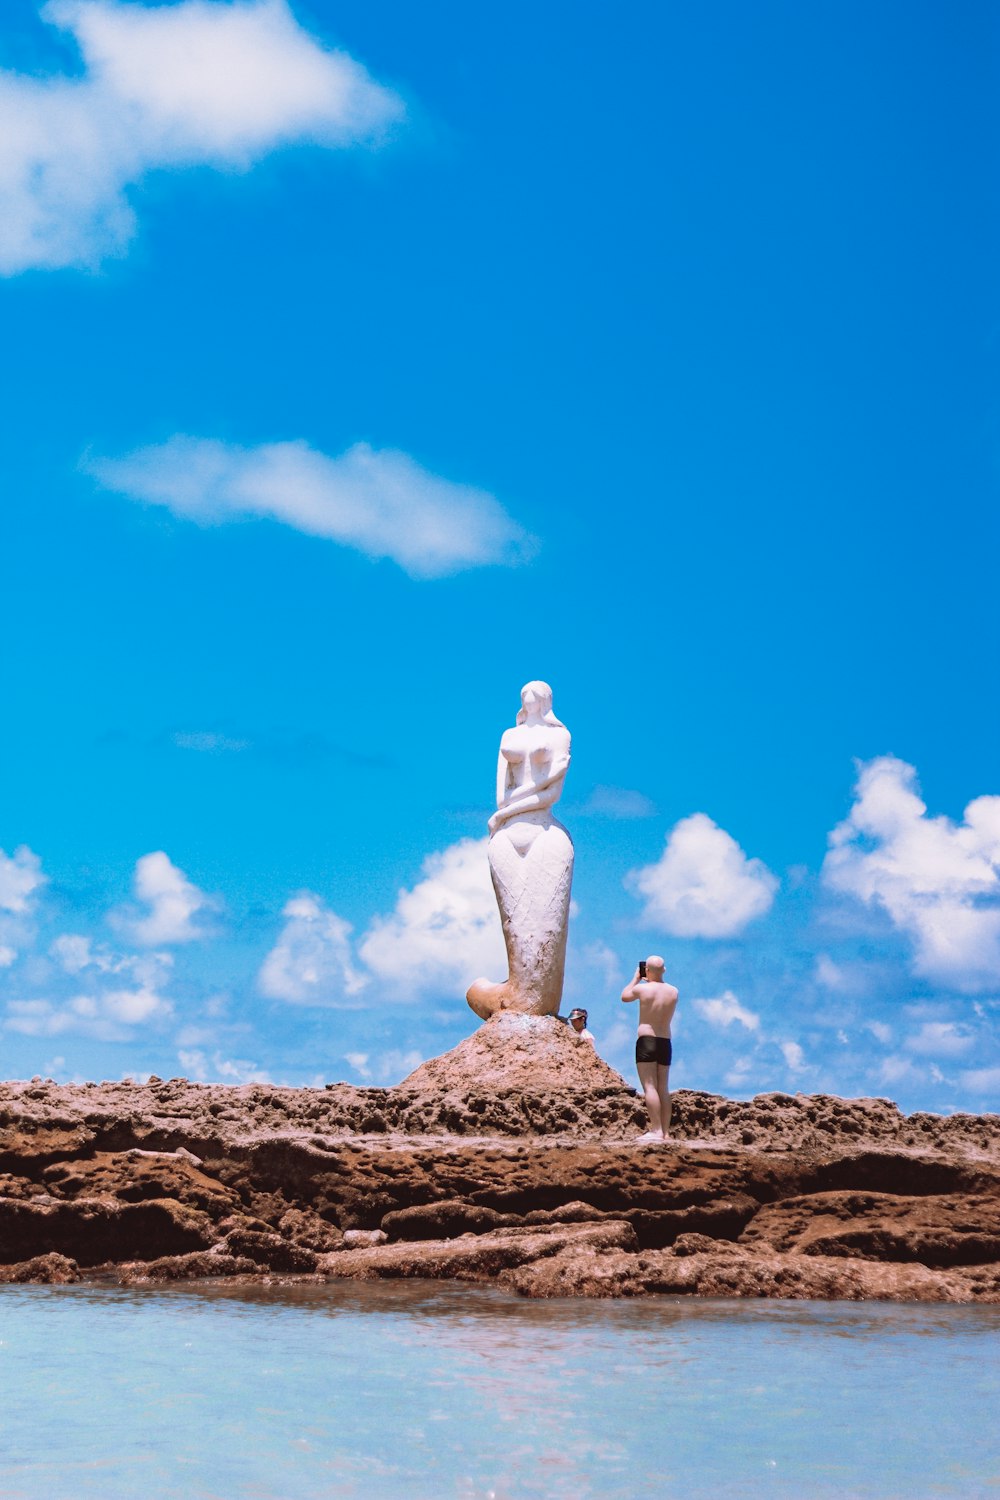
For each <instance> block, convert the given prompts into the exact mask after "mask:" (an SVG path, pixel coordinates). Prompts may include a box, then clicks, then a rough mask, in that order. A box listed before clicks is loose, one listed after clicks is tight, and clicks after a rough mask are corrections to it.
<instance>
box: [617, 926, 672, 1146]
mask: <svg viewBox="0 0 1000 1500" xmlns="http://www.w3.org/2000/svg"><path fill="white" fill-rule="evenodd" d="M644 970H645V972H643V971H644ZM631 1000H638V1002H639V1031H638V1035H637V1036H636V1042H635V1065H636V1068H637V1070H638V1073H639V1082H640V1083H641V1085H642V1092H643V1094H644V1096H645V1099H646V1113H647V1114H648V1115H649V1129H648V1130H647V1131H646V1133H645V1135H641V1136H639V1142H640V1143H642V1144H645V1143H646V1142H648V1141H663V1140H666V1138H667V1132H668V1131H669V1129H670V1088H669V1080H670V1060H671V1056H672V1054H673V1045H672V1043H671V1041H670V1023H671V1021H672V1020H673V1018H674V1011H675V1010H676V1009H677V991H676V990H675V989H674V987H673V985H672V984H665V983H664V980H663V959H662V958H660V957H659V955H658V954H656V953H651V954H650V955H649V957H648V958H647V959H646V961H645V963H644V964H639V966H638V967H637V968H636V971H635V973H634V974H633V975H632V980H631V983H629V984H627V985H626V986H625V988H624V989H623V990H622V1001H623V1002H624V1004H626V1005H628V1003H629V1002H630V1001H631Z"/></svg>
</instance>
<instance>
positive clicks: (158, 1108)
mask: <svg viewBox="0 0 1000 1500" xmlns="http://www.w3.org/2000/svg"><path fill="white" fill-rule="evenodd" d="M642 1124H643V1112H642V1108H641V1105H640V1102H639V1100H638V1099H637V1098H636V1095H635V1093H634V1091H633V1090H631V1089H630V1088H629V1087H628V1086H627V1085H626V1084H625V1083H624V1081H623V1080H622V1079H621V1078H620V1077H619V1076H618V1075H617V1074H616V1073H614V1071H613V1070H612V1069H610V1068H608V1067H607V1065H606V1064H605V1063H603V1062H602V1061H601V1060H600V1058H598V1057H597V1056H596V1054H595V1053H594V1052H593V1050H592V1048H590V1046H589V1044H587V1043H580V1042H579V1041H577V1040H576V1039H575V1038H573V1037H572V1036H571V1034H570V1033H569V1032H567V1030H566V1029H565V1028H564V1027H563V1026H562V1025H561V1024H560V1023H559V1022H557V1021H554V1020H552V1019H551V1018H535V1017H518V1018H516V1019H515V1018H508V1017H505V1016H499V1017H497V1018H495V1019H494V1020H492V1021H490V1022H488V1023H487V1024H486V1025H485V1026H483V1027H482V1028H480V1029H479V1030H478V1031H477V1032H476V1033H475V1034H474V1035H473V1036H472V1037H470V1038H469V1039H468V1041H466V1042H463V1043H462V1044H461V1046H460V1047H458V1048H456V1049H455V1050H454V1052H452V1053H449V1054H446V1056H445V1057H443V1058H437V1059H434V1060H433V1061H432V1062H430V1063H427V1064H425V1065H424V1066H423V1067H422V1068H420V1069H418V1070H417V1072H416V1073H414V1074H412V1075H411V1076H410V1078H408V1079H407V1080H405V1082H404V1083H403V1084H402V1085H400V1086H399V1087H398V1088H394V1089H375V1088H352V1087H350V1086H348V1085H346V1084H337V1085H331V1086H328V1087H327V1088H325V1089H291V1088H278V1087H271V1086H269V1085H261V1084H255V1085H247V1086H243V1087H233V1086H221V1085H219V1086H211V1085H201V1084H193V1083H188V1082H187V1081H186V1080H184V1079H171V1080H169V1081H166V1082H163V1081H160V1080H158V1079H153V1080H150V1082H149V1083H148V1084H143V1085H138V1084H131V1083H101V1084H82V1085H57V1084H54V1083H51V1082H44V1081H42V1080H39V1079H34V1080H32V1081H31V1082H18V1083H8V1084H4V1085H0V1281H8V1282H10V1281H20V1282H24V1281H47V1282H60V1281H66V1282H68V1281H77V1280H80V1279H82V1278H91V1277H105V1278H108V1277H110V1278H114V1279H116V1280H118V1281H120V1282H123V1283H126V1284H131V1285H136V1284H154V1283H157V1282H161V1281H177V1280H185V1279H192V1278H202V1277H237V1278H243V1279H247V1280H259V1279H270V1280H275V1279H282V1280H283V1279H285V1278H289V1277H296V1278H300V1277H308V1278H314V1279H329V1278H335V1277H353V1278H360V1279H365V1280H372V1279H377V1278H383V1277H448V1278H450V1279H457V1280H465V1281H470V1282H490V1283H493V1284H496V1285H500V1286H504V1287H507V1288H509V1289H511V1290H514V1291H516V1292H518V1293H521V1294H522V1295H524V1296H529V1297H557V1296H587V1297H620V1296H640V1295H647V1294H653V1293H661V1294H662V1293H668V1294H672V1295H677V1294H695V1295H699V1296H713V1297H820V1298H851V1299H861V1298H884V1299H892V1300H905V1301H910V1300H925V1301H946V1302H977V1301H978V1302H1000V1116H998V1115H978V1116H974V1115H953V1116H949V1117H941V1116H935V1115H929V1114H915V1115H909V1116H906V1115H903V1114H902V1113H900V1111H899V1110H898V1109H897V1108H896V1106H895V1105H894V1104H892V1103H891V1102H890V1101H888V1100H885V1099H851V1100H848V1099H840V1098H837V1097H833V1096H829V1095H815V1096H810V1095H801V1094H797V1095H794V1096H793V1095H788V1094H775V1093H772V1094H764V1095H760V1096H758V1097H757V1098H756V1099H753V1100H750V1101H749V1102H737V1101H733V1100H727V1099H723V1098H719V1097H717V1096H714V1095H710V1094H705V1093H698V1092H688V1091H681V1092H679V1093H678V1094H676V1095H675V1120H674V1139H673V1140H672V1141H670V1142H668V1143H667V1144H665V1145H663V1146H659V1145H656V1146H638V1145H636V1144H635V1143H634V1137H635V1135H636V1134H637V1133H638V1132H639V1130H641V1128H642Z"/></svg>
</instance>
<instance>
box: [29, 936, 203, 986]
mask: <svg viewBox="0 0 1000 1500" xmlns="http://www.w3.org/2000/svg"><path fill="white" fill-rule="evenodd" d="M49 953H50V955H51V957H52V958H54V959H55V960H56V962H57V963H58V964H59V967H60V968H61V969H63V970H64V972H65V973H67V974H73V975H76V974H82V973H84V972H86V971H87V970H88V969H93V970H94V972H95V973H97V974H119V975H124V976H126V977H128V978H129V979H132V980H134V981H135V982H137V983H139V984H140V985H144V986H153V987H155V986H157V985H158V984H160V983H162V981H163V979H164V977H165V975H166V973H167V972H168V971H169V970H170V969H171V968H172V967H173V962H174V961H173V958H172V957H171V955H170V954H169V953H119V952H117V951H116V950H115V949H113V948H109V947H108V946H107V944H106V943H96V944H95V943H94V942H93V941H92V939H91V938H88V937H83V936H81V935H80V934H79V933H71V932H67V933H63V934H62V935H61V936H60V937H57V938H56V939H55V941H54V942H53V943H52V944H51V946H50V948H49Z"/></svg>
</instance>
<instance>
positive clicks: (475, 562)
mask: <svg viewBox="0 0 1000 1500" xmlns="http://www.w3.org/2000/svg"><path fill="white" fill-rule="evenodd" d="M84 467H85V469H86V470H87V472H88V473H90V474H92V475H93V476H94V477H95V478H96V479H97V480H98V481H99V482H100V483H101V484H102V485H104V487H105V488H106V489H109V490H114V491H116V492H117V493H120V494H124V495H127V496H129V497H130V498H131V499H133V500H140V501H143V502H145V503H147V504H151V505H165V506H166V507H167V508H168V510H171V511H173V513H174V514H175V515H178V516H183V517H185V518H187V519H189V520H193V521H197V522H199V523H200V524H201V525H203V526H210V525H221V524H222V523H223V522H227V521H239V520H253V519H261V518H264V519H270V520H275V521H280V522H283V523H284V524H285V525H287V526H291V527H294V528H295V530H297V531H302V532H305V533H306V535H308V536H318V537H323V538H325V539H326V540H328V541H333V542H337V543H339V544H340V545H341V546H345V547H353V548H354V549H355V550H356V551H358V552H363V553H364V554H365V556H366V557H370V558H385V557H388V558H391V559H392V560H393V561H394V562H396V563H398V564H399V566H400V567H401V568H403V569H404V571H405V572H407V573H409V574H410V575H411V577H414V578H441V577H444V576H445V575H447V574H451V573H457V572H459V571H461V570H462V569H463V568H474V567H482V566H485V565H486V564H491V563H504V564H510V565H514V564H517V563H520V562H524V561H527V560H528V559H529V558H530V557H531V556H532V555H533V554H534V551H535V548H536V543H535V539H534V538H533V537H530V536H528V535H527V534H526V533H525V532H524V531H523V530H522V528H521V527H520V526H519V525H518V524H517V522H516V521H514V520H513V519H512V518H511V517H510V516H509V515H508V514H507V512H506V511H505V510H504V508H503V506H502V505H501V504H500V502H499V501H498V500H496V499H495V498H494V496H492V495H490V494H487V492H486V491H485V490H477V489H473V488H472V487H471V486H470V485H465V484H454V483H452V481H451V480H448V479H441V478H439V477H438V476H437V475H436V474H431V473H430V472H429V471H428V470H427V469H424V468H421V466H420V465H419V464H418V463H416V461H415V460H414V459H412V458H410V457H409V456H408V455H407V454H405V453H399V452H396V451H395V450H393V449H388V448H386V449H374V448H370V447H369V446H368V444H367V443H355V444H354V446H353V447H351V448H348V449H347V451H346V452H345V453H342V454H341V455H340V456H339V457H337V458H330V457H328V455H327V454H325V453H320V452H318V451H317V450H316V449H315V448H311V447H310V446H309V444H308V443H305V442H302V441H297V442H288V443H265V444H263V445H262V446H260V447H257V448H239V447H236V446H234V445H232V444H227V443H221V442H217V441H215V440H214V439H210V438H194V437H185V436H183V435H178V436H175V437H172V438H171V439H170V440H169V441H168V442H166V443H163V444H161V445H159V446H157V447H151V448H140V449H138V450H137V451H136V452H135V453H131V454H129V455H127V456H126V457H125V458H120V459H95V458H88V459H86V460H85V461H84Z"/></svg>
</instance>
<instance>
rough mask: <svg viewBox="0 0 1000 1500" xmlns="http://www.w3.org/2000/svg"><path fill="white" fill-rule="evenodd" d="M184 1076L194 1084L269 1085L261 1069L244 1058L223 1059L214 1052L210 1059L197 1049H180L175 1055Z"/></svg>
mask: <svg viewBox="0 0 1000 1500" xmlns="http://www.w3.org/2000/svg"><path fill="white" fill-rule="evenodd" d="M177 1057H178V1060H179V1062H180V1065H181V1067H182V1068H183V1069H184V1073H185V1076H186V1077H187V1078H190V1079H191V1080H192V1082H194V1083H270V1082H271V1079H270V1077H269V1075H268V1074H267V1073H265V1072H264V1070H263V1068H258V1066H257V1064H256V1063H253V1062H249V1061H248V1060H247V1059H246V1058H244V1057H223V1055H222V1053H221V1052H214V1053H213V1054H212V1056H211V1058H209V1057H208V1055H207V1054H206V1053H205V1052H202V1051H199V1050H197V1049H195V1050H191V1051H188V1050H187V1049H185V1048H182V1049H181V1050H180V1051H179V1052H178V1053H177Z"/></svg>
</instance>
